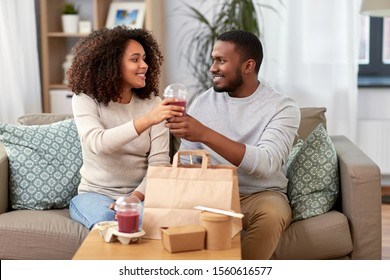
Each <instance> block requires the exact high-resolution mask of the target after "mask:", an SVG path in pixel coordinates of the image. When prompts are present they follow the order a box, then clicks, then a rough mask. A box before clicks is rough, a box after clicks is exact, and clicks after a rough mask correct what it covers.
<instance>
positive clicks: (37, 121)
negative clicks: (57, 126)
mask: <svg viewBox="0 0 390 280" xmlns="http://www.w3.org/2000/svg"><path fill="white" fill-rule="evenodd" d="M71 118H73V115H72V114H54V113H40V114H27V115H24V116H21V117H19V118H18V122H19V123H20V124H23V125H43V124H51V123H55V122H59V121H63V120H67V119H71Z"/></svg>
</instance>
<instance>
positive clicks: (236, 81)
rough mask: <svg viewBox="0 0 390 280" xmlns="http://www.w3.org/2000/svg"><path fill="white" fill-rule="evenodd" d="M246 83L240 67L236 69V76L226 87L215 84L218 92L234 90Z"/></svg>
mask: <svg viewBox="0 0 390 280" xmlns="http://www.w3.org/2000/svg"><path fill="white" fill-rule="evenodd" d="M243 83H244V80H243V78H242V74H241V72H240V70H239V69H237V71H236V78H235V79H234V80H232V81H231V82H230V83H229V84H228V85H227V86H225V87H218V86H216V85H214V86H213V88H214V90H215V91H216V92H233V91H235V90H236V89H237V88H238V87H240V86H241V85H242V84H243Z"/></svg>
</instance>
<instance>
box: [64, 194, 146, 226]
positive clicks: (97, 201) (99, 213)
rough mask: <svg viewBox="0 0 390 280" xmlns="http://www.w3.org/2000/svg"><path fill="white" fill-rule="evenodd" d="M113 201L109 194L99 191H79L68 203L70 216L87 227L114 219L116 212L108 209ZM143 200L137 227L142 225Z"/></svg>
mask: <svg viewBox="0 0 390 280" xmlns="http://www.w3.org/2000/svg"><path fill="white" fill-rule="evenodd" d="M113 202H115V199H112V198H111V197H109V196H106V195H103V194H99V193H92V192H87V193H81V194H79V195H76V196H75V197H73V198H72V200H71V201H70V204H69V213H70V217H71V218H72V219H73V220H75V221H77V222H79V223H80V224H83V225H84V226H86V227H87V228H88V229H92V228H93V226H94V225H95V224H97V223H99V222H104V221H116V219H115V214H116V212H115V211H114V210H113V209H110V208H109V207H110V205H111V203H113ZM142 216H143V202H142V207H141V213H140V221H139V227H141V226H142Z"/></svg>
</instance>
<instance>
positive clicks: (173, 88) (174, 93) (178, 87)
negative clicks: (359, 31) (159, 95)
mask: <svg viewBox="0 0 390 280" xmlns="http://www.w3.org/2000/svg"><path fill="white" fill-rule="evenodd" d="M164 97H176V98H179V99H185V98H186V97H187V88H186V87H185V86H184V85H183V84H180V83H173V84H170V85H169V86H167V87H166V88H165V90H164Z"/></svg>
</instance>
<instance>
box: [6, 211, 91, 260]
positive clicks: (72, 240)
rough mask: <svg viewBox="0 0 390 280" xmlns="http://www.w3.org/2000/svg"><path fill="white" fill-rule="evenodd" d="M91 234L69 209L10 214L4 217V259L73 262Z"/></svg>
mask: <svg viewBox="0 0 390 280" xmlns="http://www.w3.org/2000/svg"><path fill="white" fill-rule="evenodd" d="M88 233H89V230H88V229H87V228H86V227H84V226H83V225H81V224H80V223H77V222H75V221H73V220H72V219H71V218H70V216H69V210H68V209H56V210H45V211H37V210H15V211H11V212H7V213H4V214H2V215H0V236H1V238H0V259H44V260H56V259H62V260H63V259H71V258H72V257H73V255H74V254H75V253H76V251H77V249H78V248H79V246H80V245H81V243H82V242H83V240H84V239H85V237H86V236H87V235H88Z"/></svg>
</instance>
